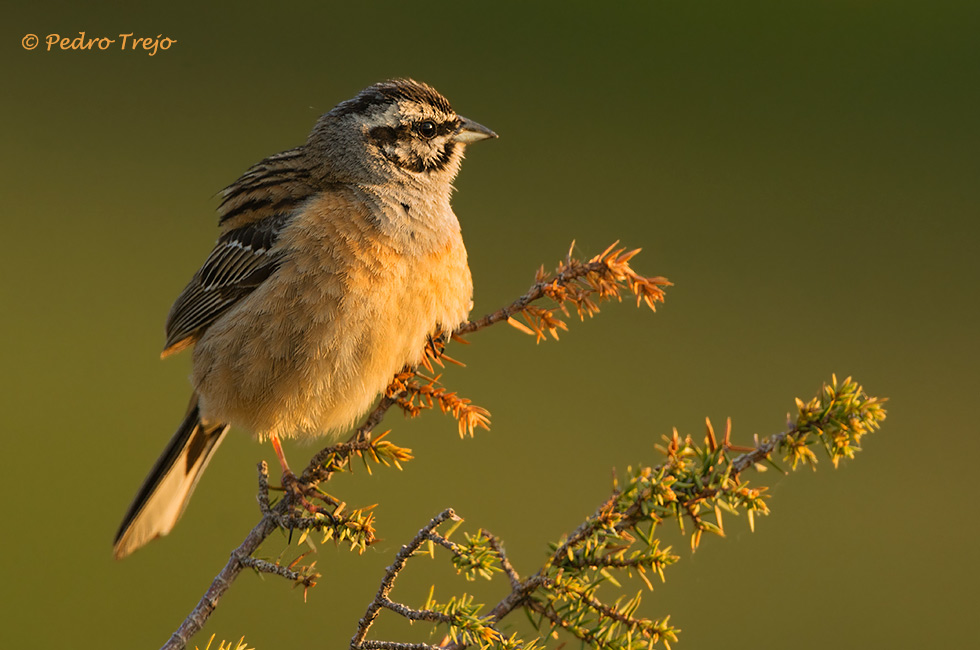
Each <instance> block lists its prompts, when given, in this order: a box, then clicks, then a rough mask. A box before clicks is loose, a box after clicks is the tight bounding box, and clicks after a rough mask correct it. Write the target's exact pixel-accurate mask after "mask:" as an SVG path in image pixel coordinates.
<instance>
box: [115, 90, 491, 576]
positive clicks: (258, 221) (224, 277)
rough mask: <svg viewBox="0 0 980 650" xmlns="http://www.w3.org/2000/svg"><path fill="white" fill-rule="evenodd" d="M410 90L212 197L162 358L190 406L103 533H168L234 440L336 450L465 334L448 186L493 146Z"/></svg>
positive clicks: (428, 93)
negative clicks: (201, 254) (186, 355)
mask: <svg viewBox="0 0 980 650" xmlns="http://www.w3.org/2000/svg"><path fill="white" fill-rule="evenodd" d="M496 137H497V134H496V133H494V132H493V131H492V130H490V129H489V128H487V127H485V126H483V125H481V124H479V123H477V122H475V121H473V120H470V119H467V118H465V117H462V116H460V115H458V114H457V113H456V112H455V111H454V110H453V108H452V106H451V105H450V103H449V101H448V100H447V99H446V98H445V97H444V96H443V95H441V94H440V93H439V92H438V91H436V90H435V89H434V88H433V87H431V86H429V85H427V84H425V83H421V82H418V81H414V80H412V79H408V78H399V79H390V80H388V81H384V82H381V83H376V84H374V85H371V86H369V87H367V88H365V89H364V90H362V91H361V92H359V93H358V94H357V95H356V96H354V97H353V98H351V99H348V100H346V101H343V102H341V103H339V104H337V106H335V107H334V108H333V109H331V110H330V111H328V112H327V113H325V114H323V115H322V116H321V117H320V118H319V119H318V120H317V122H316V124H315V125H314V127H313V129H312V131H311V132H310V135H309V137H308V138H307V140H306V142H305V143H304V144H302V145H300V146H298V147H295V148H293V149H289V150H287V151H283V152H280V153H277V154H274V155H272V156H269V157H267V158H265V159H264V160H262V161H260V162H259V163H257V164H255V165H253V166H252V167H251V168H249V169H248V170H247V171H246V172H245V173H244V174H243V175H242V176H241V177H240V178H239V179H238V180H237V181H235V182H234V183H232V184H231V185H230V186H228V187H227V188H225V189H224V190H223V191H222V192H221V193H220V205H219V206H218V218H219V236H218V240H217V243H216V244H215V246H214V249H213V250H212V251H211V253H210V254H209V255H208V257H207V259H206V260H205V261H204V263H203V265H202V266H201V267H200V269H199V270H198V271H197V272H196V273H195V274H194V276H193V278H192V279H191V281H190V282H189V283H188V284H187V286H186V288H184V290H183V291H182V292H181V293H180V295H179V296H178V297H177V299H176V301H175V302H174V304H173V306H172V307H171V309H170V312H169V314H168V316H167V320H166V343H165V345H164V349H163V352H162V354H161V356H162V357H168V356H170V355H171V354H174V353H176V352H179V351H181V350H184V349H187V348H193V363H192V367H193V370H192V374H191V384H192V386H193V393H192V395H191V399H190V403H189V405H188V408H187V412H186V413H185V415H184V419H183V420H182V422H181V423H180V426H179V427H178V428H177V431H176V433H175V434H174V435H173V437H172V438H171V440H170V442H169V443H168V444H167V447H166V449H165V450H164V451H163V453H162V454H161V455H160V457H159V459H158V460H157V461H156V463H155V464H154V465H153V468H152V469H151V470H150V473H149V474H148V475H147V477H146V479H145V480H144V482H143V484H142V486H141V487H140V489H139V491H138V492H137V494H136V497H135V498H134V499H133V502H132V504H131V505H130V507H129V509H128V510H127V512H126V515H125V517H124V518H123V521H122V523H121V525H120V527H119V530H118V532H117V533H116V536H115V540H114V543H113V555H114V557H116V558H117V559H118V558H122V557H125V556H127V555H129V554H130V553H132V552H133V551H135V550H136V549H138V548H140V547H142V546H144V545H145V544H147V543H148V542H150V541H151V540H153V539H155V538H157V537H160V536H163V535H166V534H168V533H169V532H170V531H171V530H172V529H173V527H174V525H175V524H176V522H177V520H178V519H179V518H180V516H181V515H182V514H183V512H184V509H185V508H186V506H187V503H188V501H189V500H190V498H191V495H192V493H193V492H194V489H195V487H196V486H197V483H198V480H199V479H200V477H201V474H202V473H203V472H204V470H205V468H206V467H207V465H208V463H209V461H210V460H211V458H212V456H213V454H214V453H215V451H216V450H217V448H218V445H219V444H220V443H221V441H222V440H223V439H224V438H225V436H226V434H227V433H228V431H229V429H230V428H231V427H235V428H236V430H237V429H244V430H246V431H249V432H251V433H252V434H253V436H254V437H256V438H257V439H258V440H259V441H260V442H261V441H266V440H268V441H271V442H272V444H273V447H274V449H275V450H276V452H277V454H278V455H279V458H280V462H281V463H282V464H283V468H284V471H287V472H288V466H287V465H286V462H285V458H284V457H283V456H282V452H281V444H280V440H281V439H283V438H299V439H313V438H316V437H326V438H328V439H337V438H339V436H340V435H342V433H343V432H344V431H346V430H348V429H349V428H350V427H351V426H352V425H353V424H354V422H355V421H356V419H357V418H358V417H359V416H361V415H362V414H363V413H365V412H366V411H367V410H368V409H369V408H370V407H371V405H372V404H373V403H374V401H375V400H376V398H377V397H378V395H379V394H380V393H381V392H382V391H383V390H384V389H385V387H386V386H387V385H388V384H389V382H390V381H391V380H392V378H393V377H394V376H395V374H396V373H397V372H398V371H400V370H401V369H403V368H404V367H406V366H407V367H413V366H415V365H417V364H418V363H420V362H421V360H422V357H423V354H424V349H425V346H426V343H427V342H428V340H429V338H430V337H432V336H434V335H436V334H437V333H440V332H442V333H451V332H453V331H454V330H455V329H457V328H458V327H459V326H460V325H461V324H462V323H464V322H466V320H467V318H468V316H469V313H470V310H471V309H472V306H473V280H472V277H471V274H470V269H469V265H468V262H467V254H466V248H465V246H464V243H463V239H462V234H461V230H460V225H459V221H458V220H457V218H456V215H455V214H454V213H453V210H452V207H451V205H450V196H451V194H452V191H453V186H452V182H453V180H454V178H455V177H456V175H457V173H458V172H459V168H460V162H461V160H462V158H463V153H464V150H465V148H466V147H467V145H470V144H472V143H474V142H478V141H480V140H485V139H489V138H496Z"/></svg>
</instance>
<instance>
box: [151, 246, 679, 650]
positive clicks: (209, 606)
mask: <svg viewBox="0 0 980 650" xmlns="http://www.w3.org/2000/svg"><path fill="white" fill-rule="evenodd" d="M573 246H574V243H573ZM615 246H616V244H613V245H612V246H610V247H609V248H607V249H606V250H605V251H604V252H603V253H602V254H600V255H598V256H596V257H594V258H592V259H591V260H589V262H586V263H582V262H579V261H578V260H575V259H573V258H572V257H571V250H569V255H568V256H567V257H566V260H565V262H564V263H563V264H562V265H561V266H560V267H559V269H558V271H557V273H556V275H555V276H554V277H548V276H547V275H546V274H545V273H544V271H543V269H542V270H541V271H539V272H538V275H537V281H536V283H535V284H534V285H533V286H532V287H531V289H530V290H529V291H528V292H527V293H525V294H524V295H523V296H521V297H520V298H518V299H517V300H516V301H514V302H513V303H511V304H510V305H508V306H507V307H504V308H502V309H499V310H497V311H495V312H493V313H491V314H487V315H486V316H484V317H483V318H480V319H478V320H476V321H471V322H467V323H464V324H463V325H462V326H460V327H459V328H458V329H457V330H456V332H454V333H453V335H452V336H453V337H454V338H459V337H461V336H462V335H464V334H470V333H473V332H476V331H478V330H481V329H484V328H486V327H489V326H490V325H493V324H495V323H497V322H500V321H502V320H506V321H508V322H510V323H511V324H513V325H515V326H518V327H519V329H520V328H523V329H525V330H526V329H527V328H526V327H523V326H522V325H520V324H519V323H517V321H515V320H514V319H513V316H514V315H516V314H519V313H523V314H524V315H525V318H527V319H528V320H529V321H530V322H531V323H532V325H533V326H535V327H539V325H538V324H540V326H543V327H545V328H547V329H549V330H550V331H551V333H552V335H553V336H557V334H556V333H555V327H556V326H557V327H561V328H564V327H565V326H564V323H560V321H557V319H554V318H553V317H552V314H551V310H547V309H545V310H541V313H536V312H529V311H527V310H528V308H529V306H530V305H531V303H533V302H534V301H536V300H538V299H540V298H542V297H545V296H547V297H550V298H552V299H553V300H555V302H556V303H557V304H558V305H559V308H560V309H562V311H564V312H565V313H567V308H566V307H565V302H566V301H570V302H571V303H572V304H573V305H574V306H575V308H576V309H577V310H578V313H579V315H580V316H584V315H593V314H594V313H595V312H596V311H598V307H597V306H596V305H595V303H594V302H593V301H592V300H591V298H590V293H591V292H593V291H594V292H597V293H598V294H599V299H609V298H614V297H615V298H619V285H620V284H622V285H625V286H626V287H627V288H628V289H629V290H630V291H632V292H633V293H634V294H635V295H636V297H637V303H638V304H639V302H641V301H643V302H646V304H647V305H648V306H649V307H650V308H651V309H654V308H655V306H654V303H655V302H657V301H662V300H663V290H662V289H661V287H663V286H668V285H669V284H670V283H669V282H668V281H667V280H666V279H664V278H660V277H655V278H647V277H644V276H640V275H638V274H637V273H635V272H634V271H633V270H632V269H631V268H630V266H629V260H630V259H631V258H632V257H633V256H634V255H636V253H638V252H639V249H637V250H634V251H630V252H628V253H624V252H623V251H624V249H619V250H613V249H614V248H615ZM577 282H585V283H586V284H587V285H588V287H589V288H586V289H583V288H581V287H578V286H576V283H577ZM537 333H538V335H539V340H540V336H543V334H542V332H541V330H540V328H539V329H538V331H537ZM461 340H462V339H461ZM430 369H431V367H430ZM414 388H415V387H413V386H409V387H406V390H405V391H396V392H395V393H394V394H391V393H386V394H385V395H384V396H382V398H381V400H380V401H379V402H378V404H377V406H375V408H374V409H373V410H372V411H371V412H370V413H369V414H368V415H367V417H366V418H365V420H364V422H363V423H362V424H361V426H360V427H359V428H358V429H357V431H356V432H355V434H354V435H353V436H351V438H350V440H348V441H347V442H345V443H342V444H340V445H335V446H332V447H328V448H326V449H323V450H321V451H320V452H318V453H317V454H316V455H315V456H314V457H313V458H312V459H311V460H310V463H309V464H308V465H307V467H306V468H305V469H304V470H303V472H302V474H301V475H300V477H299V479H298V483H299V484H300V485H302V486H304V487H306V486H308V487H315V486H316V485H317V484H318V483H320V482H323V481H326V480H329V479H330V477H331V476H332V475H333V474H334V473H335V472H336V471H338V470H339V469H341V467H339V466H334V465H329V464H327V463H326V461H328V460H329V459H330V458H331V457H335V458H341V459H344V458H348V459H349V458H350V456H351V455H353V454H355V453H357V452H363V451H366V450H368V449H369V448H370V445H371V433H372V432H373V431H374V429H375V428H376V427H377V426H378V424H380V422H381V420H382V419H383V418H384V416H385V414H386V413H387V412H388V410H389V409H390V408H391V407H392V406H394V405H396V404H398V405H400V406H403V408H404V404H400V403H399V400H400V399H401V400H403V401H404V398H405V397H406V395H407V394H408V392H410V390H412V389H414ZM425 390H426V389H423V390H422V391H421V392H420V394H422V393H424V392H425ZM446 395H448V398H447V399H448V401H446V400H445V399H440V406H442V407H443V409H444V410H446V409H447V408H448V409H450V410H453V412H454V414H456V413H457V412H458V413H462V414H463V415H464V416H465V417H466V419H467V421H466V422H465V423H464V421H463V419H462V418H461V419H460V432H461V433H463V432H464V431H465V430H467V428H468V430H469V431H470V433H472V430H473V428H474V427H475V426H485V424H483V421H484V416H485V412H483V410H482V409H480V408H479V407H474V406H472V405H469V404H468V402H467V401H466V400H459V399H456V400H455V401H453V398H454V395H452V394H446ZM441 397H442V395H438V394H437V395H436V398H437V399H439V398H441ZM259 482H260V490H259V497H258V498H259V502H260V506H261V508H262V519H261V520H260V521H259V523H258V524H256V525H255V527H254V528H253V529H252V530H251V531H250V532H249V533H248V535H247V536H246V537H245V539H244V540H243V541H242V543H241V544H240V545H239V546H238V548H236V549H235V550H234V551H232V553H231V556H230V557H229V559H228V562H227V563H226V564H225V566H224V568H222V569H221V571H220V572H219V573H218V575H217V576H216V577H215V578H214V580H213V581H212V582H211V585H210V586H209V587H208V589H207V591H206V592H205V594H204V596H203V597H202V598H201V600H200V601H199V602H198V604H197V605H196V606H195V607H194V609H193V610H191V612H190V614H189V615H188V616H187V618H186V619H184V621H183V622H182V623H181V625H180V627H178V629H177V631H175V632H174V633H173V635H172V636H171V637H170V639H168V640H167V642H166V643H165V644H164V645H163V646H162V649H161V650H183V648H185V647H186V646H187V643H188V642H189V640H190V638H191V637H192V636H193V635H194V634H196V633H197V632H199V631H200V630H201V629H202V628H203V626H204V623H205V622H206V621H207V619H208V618H209V617H210V615H211V613H212V612H213V611H214V609H215V608H216V607H217V605H218V602H219V601H220V599H221V597H222V596H223V595H224V593H225V592H226V591H227V590H228V589H229V588H230V587H231V584H232V583H233V582H234V580H235V578H237V577H238V574H239V573H241V571H242V569H243V568H245V566H246V564H247V563H248V561H247V560H246V561H243V558H250V557H251V556H252V554H253V553H255V552H256V551H257V550H258V548H259V546H260V545H261V544H262V542H263V541H265V539H266V538H267V537H268V536H269V535H270V534H271V533H272V532H273V531H274V530H276V528H277V527H280V526H281V525H282V524H284V523H286V524H287V526H288V522H290V521H291V522H292V523H293V524H296V523H298V522H297V520H295V519H290V518H289V517H288V516H287V515H288V514H289V511H290V508H291V503H290V499H288V498H284V499H281V500H280V501H279V502H277V503H276V504H275V505H274V506H270V505H269V501H268V483H267V477H263V476H262V472H261V470H260V479H259ZM263 491H264V492H265V494H263ZM299 523H305V521H304V522H299ZM253 566H254V565H253ZM514 575H516V574H514V573H513V569H512V567H511V569H510V571H509V572H508V577H510V578H511V579H512V580H513V577H514ZM525 586H526V585H525ZM515 593H516V591H515ZM426 647H428V646H426V645H425V644H421V645H419V644H392V643H387V642H364V645H362V646H361V650H372V649H373V648H377V649H378V650H418V649H421V648H426Z"/></svg>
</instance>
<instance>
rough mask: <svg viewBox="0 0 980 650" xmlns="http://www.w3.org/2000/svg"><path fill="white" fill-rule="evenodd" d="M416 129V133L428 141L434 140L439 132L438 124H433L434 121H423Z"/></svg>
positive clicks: (418, 123) (417, 123) (417, 124)
mask: <svg viewBox="0 0 980 650" xmlns="http://www.w3.org/2000/svg"><path fill="white" fill-rule="evenodd" d="M414 128H415V132H416V133H418V134H419V135H420V136H422V137H423V138H425V139H426V140H429V139H431V138H434V137H435V135H436V133H437V132H438V130H439V129H438V128H437V127H436V123H435V122H433V121H432V120H422V121H421V122H416V123H415V127H414Z"/></svg>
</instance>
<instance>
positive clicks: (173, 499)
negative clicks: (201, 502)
mask: <svg viewBox="0 0 980 650" xmlns="http://www.w3.org/2000/svg"><path fill="white" fill-rule="evenodd" d="M228 428H229V427H228V425H227V424H214V425H213V424H203V423H202V422H201V415H200V411H199V410H198V406H197V395H194V397H192V398H191V403H190V406H189V407H188V409H187V415H186V416H184V421H183V422H181V424H180V427H179V428H178V429H177V433H175V434H174V437H173V438H171V439H170V443H169V444H167V448H166V449H165V450H164V451H163V454H161V456H160V458H158V459H157V462H156V464H155V465H153V469H151V470H150V473H149V475H148V476H147V477H146V479H145V480H144V481H143V486H142V487H140V491H139V492H138V493H137V494H136V498H135V499H133V503H132V505H130V506H129V510H128V511H127V512H126V516H125V517H124V518H123V521H122V524H121V525H120V526H119V532H117V533H116V540H115V542H114V545H113V549H112V554H113V556H115V558H116V559H119V558H123V557H126V556H127V555H129V554H130V553H132V552H133V551H135V550H136V549H138V548H140V547H141V546H143V545H144V544H146V543H147V542H149V541H151V540H153V539H156V538H157V537H160V536H162V535H166V534H167V533H169V532H170V531H171V529H173V527H174V524H176V523H177V520H178V519H180V515H181V514H183V512H184V508H186V507H187V502H188V501H190V498H191V494H193V493H194V488H195V487H196V486H197V481H198V479H199V478H201V474H202V473H203V472H204V468H205V467H207V466H208V461H210V460H211V456H212V455H213V454H214V452H215V450H216V449H217V448H218V445H219V444H221V441H222V439H224V437H225V434H226V433H228Z"/></svg>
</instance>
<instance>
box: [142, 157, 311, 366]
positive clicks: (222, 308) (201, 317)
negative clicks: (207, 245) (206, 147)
mask: <svg viewBox="0 0 980 650" xmlns="http://www.w3.org/2000/svg"><path fill="white" fill-rule="evenodd" d="M301 154H302V152H301V151H300V150H291V151H286V152H283V153H279V154H276V155H275V156H270V157H269V158H266V159H265V160H263V161H262V162H260V163H258V164H257V165H255V166H253V167H252V168H251V169H249V170H248V171H247V172H246V173H245V174H244V175H243V176H242V177H241V178H239V179H238V181H236V182H235V183H234V184H233V185H231V186H230V187H228V188H227V189H226V190H224V192H222V196H223V199H224V200H223V201H222V204H221V207H220V208H219V214H220V218H221V224H222V226H223V230H224V232H223V233H222V235H221V237H220V238H219V239H218V243H217V244H216V245H215V247H214V250H212V251H211V254H210V255H209V256H208V258H207V260H206V261H205V262H204V265H203V266H202V267H201V268H200V269H199V270H198V272H197V273H195V274H194V277H193V278H192V279H191V281H190V282H189V283H188V284H187V286H186V287H185V288H184V290H183V291H182V292H181V294H180V296H178V297H177V300H176V301H175V302H174V305H173V307H171V308H170V314H168V316H167V327H166V331H167V342H166V344H165V345H164V350H163V354H162V356H168V355H170V354H173V353H175V352H179V351H180V350H183V349H184V348H186V347H188V346H190V345H192V344H193V343H194V342H195V341H197V340H198V339H199V338H200V337H201V335H202V334H203V333H204V330H205V329H207V327H208V326H209V325H211V324H212V323H213V322H214V321H216V320H217V319H218V318H219V317H220V316H221V315H222V314H224V313H225V312H227V311H228V310H229V309H231V308H232V307H233V306H234V305H235V304H236V303H238V301H240V300H241V299H242V298H244V297H245V296H247V295H248V294H250V293H251V292H252V291H254V290H255V288H256V287H258V286H259V285H260V284H261V283H262V282H263V281H264V280H265V279H266V278H268V277H269V276H270V275H272V273H274V272H275V270H276V269H277V268H278V266H279V264H280V262H281V261H282V260H281V253H280V252H279V251H278V250H277V249H276V247H275V243H276V240H277V239H278V237H279V234H280V233H281V232H282V230H283V228H284V227H285V226H286V224H287V223H289V221H290V219H291V218H292V217H293V215H294V214H295V213H296V210H297V208H299V207H300V206H301V204H302V203H303V201H305V200H306V199H308V198H309V197H310V196H312V195H313V194H314V190H313V188H312V186H311V185H310V184H309V182H308V180H309V172H308V170H307V169H306V168H305V167H304V166H303V165H302V161H303V160H304V159H303V157H302V155H301Z"/></svg>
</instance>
